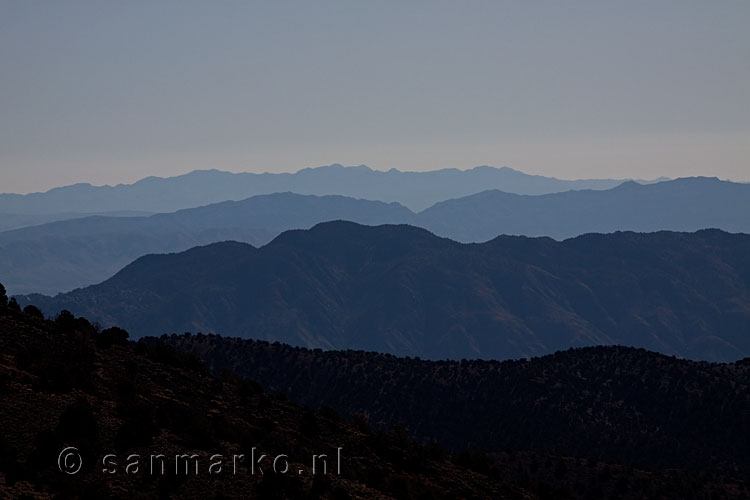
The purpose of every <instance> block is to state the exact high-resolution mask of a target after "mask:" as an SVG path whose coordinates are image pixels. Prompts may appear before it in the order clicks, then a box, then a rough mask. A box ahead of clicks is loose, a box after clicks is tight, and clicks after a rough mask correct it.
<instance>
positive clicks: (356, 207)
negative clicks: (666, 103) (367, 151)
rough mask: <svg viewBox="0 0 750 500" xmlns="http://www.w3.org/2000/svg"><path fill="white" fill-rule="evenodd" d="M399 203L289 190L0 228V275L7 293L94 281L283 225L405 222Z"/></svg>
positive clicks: (268, 233)
mask: <svg viewBox="0 0 750 500" xmlns="http://www.w3.org/2000/svg"><path fill="white" fill-rule="evenodd" d="M413 215H414V214H413V213H412V212H411V211H410V210H409V209H407V208H405V207H403V206H401V205H399V204H397V203H391V204H386V203H381V202H376V201H367V200H355V199H352V198H345V197H343V196H323V197H317V196H302V195H296V194H292V193H279V194H274V195H263V196H255V197H253V198H249V199H246V200H242V201H228V202H223V203H216V204H214V205H209V206H206V207H199V208H193V209H186V210H180V211H177V212H174V213H170V214H156V215H152V216H150V217H118V218H113V217H86V218H80V219H74V220H66V221H59V222H54V223H49V224H43V225H40V226H34V227H27V228H23V229H17V230H14V231H6V232H3V233H0V277H2V280H3V282H4V283H5V285H6V286H7V287H8V290H9V291H10V292H11V293H31V292H39V293H47V294H52V293H58V292H60V291H67V290H72V289H74V288H78V287H82V286H86V285H90V284H92V283H98V282H100V281H102V280H105V279H107V278H109V277H110V276H112V275H113V274H115V273H116V272H117V271H119V270H120V269H122V268H123V267H124V266H125V265H127V264H129V263H130V262H132V261H133V260H135V259H136V258H138V257H141V256H142V255H146V254H149V253H165V252H179V251H183V250H187V249H188V248H192V247H194V246H198V245H206V244H209V243H214V242H217V241H226V240H234V241H241V242H246V243H250V244H252V245H256V246H259V245H262V244H265V243H268V242H269V241H270V240H271V239H273V237H275V236H277V235H278V234H279V233H280V232H282V231H284V230H287V229H294V228H309V227H312V226H313V225H315V224H317V223H319V222H324V221H329V220H337V219H341V218H346V219H348V220H352V221H355V222H360V223H363V224H383V223H388V222H394V221H395V222H408V221H409V220H410V219H411V218H412V217H413Z"/></svg>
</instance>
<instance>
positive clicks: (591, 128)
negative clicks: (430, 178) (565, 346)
mask: <svg viewBox="0 0 750 500" xmlns="http://www.w3.org/2000/svg"><path fill="white" fill-rule="evenodd" d="M0 6H1V7H0V9H1V11H0V68H1V69H0V192H28V191H32V190H43V189H48V188H50V187H53V186H56V185H63V184H70V183H74V182H80V181H86V182H92V183H95V184H103V183H108V184H113V183H118V182H132V181H134V180H136V179H138V178H141V177H144V176H147V175H160V176H167V175H174V174H178V173H183V172H187V171H190V170H194V169H198V168H219V169H223V170H231V171H296V170H298V169H300V168H303V167H309V166H317V165H323V164H330V163H336V162H337V163H343V164H367V165H369V166H370V167H372V168H375V169H381V170H387V169H389V168H392V167H395V168H399V169H402V170H430V169H435V168H445V167H456V168H470V167H473V166H475V165H480V164H489V165H495V166H502V165H507V166H510V167H514V168H517V169H520V170H523V171H526V172H530V173H539V174H545V175H553V176H557V177H562V178H579V177H640V178H647V177H657V176H660V175H664V176H669V177H677V176H684V175H698V174H701V175H716V176H719V177H721V178H730V179H735V180H742V181H749V180H750V164H749V163H750V162H749V161H748V160H749V159H750V29H748V26H750V2H748V1H746V0H742V1H735V2H731V1H716V2H708V1H700V2H692V1H686V0H680V1H658V0H650V1H633V0H631V1H627V2H626V1H622V2H602V1H594V2H575V1H571V2H542V1H534V2H529V1H518V2H500V1H491V2H478V1H466V2H458V1H454V2H442V1H435V0H433V1H428V2H386V1H381V2H353V1H341V2H326V1H318V2H285V1H281V0H279V1H274V2H262V3H261V2H250V1H232V2H229V1H212V2H208V1H204V2H190V1H185V0H181V1H174V2H165V1H156V0H150V1H129V2H115V1H101V0H99V1H90V2H82V1H74V0H66V1H64V2H56V1H46V2H43V1H27V0H17V1H0Z"/></svg>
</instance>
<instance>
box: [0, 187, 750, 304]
mask: <svg viewBox="0 0 750 500" xmlns="http://www.w3.org/2000/svg"><path fill="white" fill-rule="evenodd" d="M331 220H348V221H352V222H357V223H361V224H386V223H388V224H411V225H415V226H419V227H424V228H426V229H428V230H430V231H432V232H434V233H435V234H437V235H440V236H445V237H448V238H451V239H454V240H456V241H463V242H480V241H487V240H490V239H492V238H494V237H495V236H497V235H500V234H518V235H525V236H551V237H554V238H559V239H562V238H567V237H574V236H578V235H580V234H585V233H589V232H604V233H607V232H612V231H616V230H633V231H656V230H678V231H696V230H700V229H706V228H717V229H722V230H725V231H732V232H735V231H736V232H750V185H746V184H737V183H731V182H724V181H719V180H717V179H709V178H686V179H677V180H674V181H666V182H659V183H656V184H651V185H640V184H636V183H634V182H630V183H625V184H623V185H621V186H618V187H616V188H613V189H609V190H606V191H592V190H583V191H570V192H565V193H558V194H549V195H541V196H520V195H515V194H508V193H504V192H500V191H485V192H482V193H479V194H476V195H473V196H469V197H466V198H461V199H453V200H448V201H445V202H441V203H438V204H436V205H435V206H433V207H431V208H429V209H427V210H425V211H423V212H420V213H414V212H412V211H410V210H409V209H407V208H406V207H404V206H402V205H399V204H397V203H389V204H387V203H381V202H375V201H366V200H355V199H351V198H346V197H342V196H322V197H317V196H304V195H298V194H292V193H277V194H273V195H262V196H255V197H252V198H248V199H245V200H242V201H238V202H231V201H230V202H223V203H216V204H213V205H208V206H204V207H198V208H193V209H186V210H180V211H178V212H175V213H169V214H158V215H154V216H151V217H138V218H107V217H89V218H82V219H77V220H69V221H62V222H56V223H50V224H44V225H40V226H37V227H28V228H23V229H20V230H15V231H6V232H3V233H0V277H2V278H3V280H4V282H5V284H6V286H7V287H8V289H9V290H10V291H11V293H15V294H18V293H32V292H37V293H45V294H54V293H58V292H60V291H68V290H71V289H73V288H77V287H81V286H86V285H90V284H93V283H98V282H100V281H102V280H105V279H107V278H109V277H110V276H112V275H113V274H114V273H115V272H117V271H118V270H120V269H121V268H122V267H123V266H125V265H126V264H128V263H130V262H131V261H132V260H134V259H136V258H138V257H140V256H142V255H145V254H147V253H165V252H177V251H181V250H186V249H188V248H190V247H192V246H196V245H203V244H208V243H213V242H216V241H222V240H236V241H242V242H246V243H251V244H253V245H254V246H259V245H263V244H265V243H267V242H268V241H270V240H271V239H272V238H273V237H274V236H276V235H278V234H279V233H280V232H282V231H285V230H288V229H307V228H310V227H312V226H313V225H315V224H317V223H320V222H326V221H331Z"/></svg>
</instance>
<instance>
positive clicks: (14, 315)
mask: <svg viewBox="0 0 750 500" xmlns="http://www.w3.org/2000/svg"><path fill="white" fill-rule="evenodd" d="M126 339H127V333H126V332H123V331H121V330H114V331H111V330H105V331H103V332H97V330H96V329H95V328H94V327H92V326H91V325H90V324H89V322H88V321H87V320H85V319H83V318H75V317H74V316H72V315H70V314H69V313H63V314H61V315H60V316H59V317H58V318H57V319H56V320H55V321H54V322H53V321H46V320H43V319H41V318H39V317H37V316H36V315H35V314H25V313H22V312H20V311H16V310H13V309H12V308H9V307H7V306H4V305H2V304H0V352H2V356H0V497H3V498H19V499H20V498H52V497H53V495H54V497H55V498H91V499H101V498H122V499H150V498H196V499H201V500H202V499H220V498H248V497H249V498H263V499H332V500H339V499H353V498H368V499H369V498H372V499H391V498H399V499H401V498H403V499H424V498H437V499H446V500H447V499H454V498H478V499H480V498H481V499H488V500H494V499H501V498H505V499H531V498H535V497H534V496H533V495H532V494H530V493H526V492H525V491H523V490H521V489H519V488H516V487H513V486H510V485H508V484H507V483H505V482H503V481H499V480H497V479H496V478H495V477H496V476H497V474H492V475H493V477H489V476H488V473H487V472H486V473H481V472H475V471H472V470H469V469H468V468H466V467H464V466H461V465H457V463H458V462H459V461H458V460H456V459H455V458H454V457H451V456H448V455H446V453H445V452H444V451H443V450H442V449H441V448H439V447H435V446H432V447H424V446H421V445H419V444H418V443H417V442H415V441H413V440H412V439H410V438H409V437H408V436H407V435H406V434H405V433H404V432H403V431H401V432H397V433H393V434H388V435H387V434H383V433H373V432H372V431H371V430H370V429H369V427H367V426H366V425H364V424H361V423H360V424H356V423H350V422H347V421H344V420H343V419H342V418H341V417H340V416H339V415H338V414H336V413H335V412H334V411H332V410H330V409H328V410H324V411H313V410H310V409H306V408H301V407H299V406H296V405H294V404H292V403H289V402H288V401H287V400H286V398H284V397H282V396H281V395H276V396H269V395H267V394H264V393H263V391H262V389H261V388H260V386H259V385H258V384H256V383H253V382H250V381H247V380H244V379H241V378H239V377H237V376H236V375H232V374H228V375H227V376H224V377H222V378H214V377H212V376H211V375H210V374H209V373H208V372H207V370H206V369H205V367H203V365H202V364H201V363H200V362H199V361H198V360H197V359H195V358H192V357H187V356H184V355H180V354H178V353H177V352H176V351H175V350H174V349H171V348H169V347H168V346H166V345H163V344H157V345H152V346H151V347H148V346H146V345H145V344H144V343H140V344H138V345H137V346H135V345H132V344H130V345H129V344H128V343H127V340H126ZM68 447H74V448H75V449H76V450H77V454H76V452H72V451H71V450H69V449H68ZM339 447H340V448H341V454H340V461H339V459H338V458H337V457H338V456H339V455H338V451H337V448H339ZM66 449H68V452H69V453H72V454H70V455H67V458H66V455H63V452H64V451H65V450H66ZM320 454H326V455H327V457H326V458H325V462H326V471H327V473H326V474H325V475H324V474H323V473H322V471H323V461H324V459H323V458H322V457H318V458H313V457H314V455H320ZM235 455H244V458H240V457H237V458H235ZM261 455H264V456H265V457H264V458H261ZM282 455H283V456H282ZM106 456H108V458H106V459H105V457H106ZM152 457H155V458H152ZM160 457H161V458H160ZM277 457H281V458H280V459H278V460H276V461H275V459H276V458H277ZM162 460H163V461H162ZM314 461H315V462H314ZM79 464H80V469H78V472H77V473H72V474H71V473H66V472H63V471H69V472H70V471H72V472H75V471H76V468H77V467H78V466H79ZM133 464H134V465H133ZM212 464H218V467H217V466H216V465H212ZM313 464H315V467H316V469H315V472H313V466H314V465H313ZM339 464H340V466H339ZM287 466H288V469H287V468H286V467H287ZM161 467H164V469H161ZM274 467H275V469H274ZM488 472H489V471H488Z"/></svg>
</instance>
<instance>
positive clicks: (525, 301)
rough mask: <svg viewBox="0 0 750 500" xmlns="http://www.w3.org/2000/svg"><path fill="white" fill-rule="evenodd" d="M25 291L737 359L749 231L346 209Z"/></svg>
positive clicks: (167, 326) (231, 322) (259, 325)
mask: <svg viewBox="0 0 750 500" xmlns="http://www.w3.org/2000/svg"><path fill="white" fill-rule="evenodd" d="M19 300H20V301H21V302H22V303H24V304H25V303H27V302H29V301H31V302H34V303H37V304H38V305H40V306H41V307H42V309H43V310H44V311H46V312H48V313H52V312H55V311H59V310H61V309H68V310H70V311H73V312H75V313H76V314H82V315H85V316H87V317H90V318H91V319H92V320H96V321H99V322H101V323H102V324H103V325H112V324H118V325H122V326H124V327H125V328H127V329H128V330H129V331H131V333H134V334H135V335H137V336H142V335H160V334H162V333H170V332H182V331H203V332H217V333H221V334H224V335H232V336H241V337H252V338H258V339H267V340H280V341H284V342H288V343H291V344H295V345H302V346H307V347H323V348H329V349H346V348H354V349H365V350H373V351H380V352H390V353H395V354H400V355H417V356H421V357H426V358H432V359H442V358H462V357H480V358H485V359H506V358H514V357H523V356H531V355H539V354H545V353H551V352H554V351H556V350H558V349H565V348H568V347H571V346H586V345H598V344H624V345H632V346H637V347H644V348H647V349H651V350H655V351H658V352H663V353H666V354H675V355H679V356H683V357H687V358H692V359H706V360H735V359H739V358H742V357H745V356H748V355H749V354H750V335H748V332H750V236H749V235H744V234H728V233H724V232H722V231H718V230H705V231H699V232H697V233H672V232H658V233H650V234H637V233H629V232H625V233H614V234H609V235H599V234H591V235H585V236H581V237H578V238H574V239H570V240H566V241H563V242H557V241H554V240H552V239H550V238H526V237H512V236H501V237H498V238H495V239H493V240H491V241H489V242H486V243H483V244H461V243H457V242H454V241H451V240H448V239H445V238H439V237H436V236H434V235H433V234H431V233H429V232H427V231H425V230H423V229H419V228H415V227H411V226H378V227H368V226H360V225H357V224H353V223H348V222H332V223H325V224H319V225H317V226H315V227H314V228H313V229H311V230H306V231H302V230H293V231H287V232H285V233H283V234H282V235H280V236H279V237H277V238H276V239H274V240H273V241H272V242H271V243H269V244H268V245H266V246H264V247H261V248H258V249H256V248H253V247H251V246H249V245H245V244H241V243H217V244H213V245H208V246H205V247H199V248H194V249H191V250H189V251H187V252H183V253H179V254H176V255H149V256H145V257H142V258H140V259H138V260H136V261H135V262H133V263H132V264H130V265H128V266H127V267H125V268H124V269H123V270H122V271H120V272H119V273H117V274H116V275H115V276H113V277H112V278H111V279H109V280H107V281H105V282H103V283H101V284H99V285H95V286H91V287H87V288H85V289H79V290H75V291H73V292H70V293H67V294H61V295H58V296H56V297H54V298H50V297H43V296H30V297H20V298H19Z"/></svg>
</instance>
